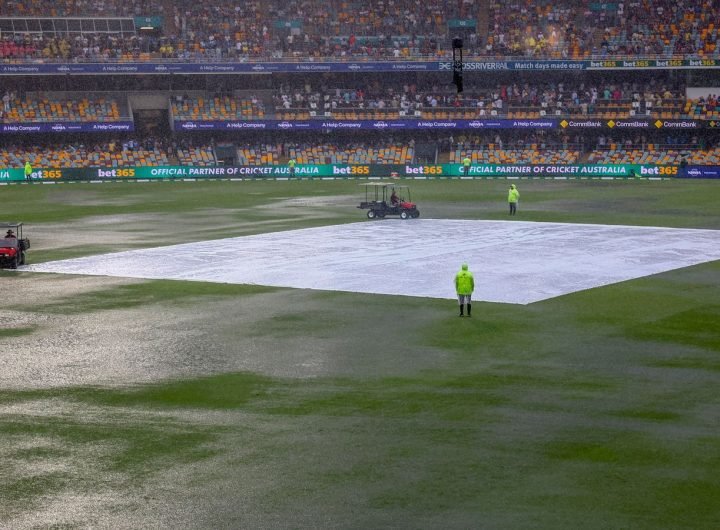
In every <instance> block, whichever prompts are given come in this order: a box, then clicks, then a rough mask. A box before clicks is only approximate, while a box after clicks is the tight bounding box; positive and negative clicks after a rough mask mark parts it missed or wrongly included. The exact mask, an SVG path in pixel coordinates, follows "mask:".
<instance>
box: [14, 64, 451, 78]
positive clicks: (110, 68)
mask: <svg viewBox="0 0 720 530" xmlns="http://www.w3.org/2000/svg"><path fill="white" fill-rule="evenodd" d="M438 70H440V66H439V63H438V62H437V61H404V62H400V61H373V62H365V61H357V62H351V61H343V62H318V63H314V62H309V61H304V62H291V63H284V62H268V63H262V62H257V63H255V62H194V63H189V62H169V61H168V62H159V63H158V62H139V63H130V62H127V63H126V62H123V63H13V64H0V74H6V75H38V74H43V75H56V74H172V73H176V74H237V73H244V74H248V73H256V74H263V73H272V72H286V73H290V72H394V71H401V72H406V71H416V72H422V71H428V72H433V71H435V72H436V71H438Z"/></svg>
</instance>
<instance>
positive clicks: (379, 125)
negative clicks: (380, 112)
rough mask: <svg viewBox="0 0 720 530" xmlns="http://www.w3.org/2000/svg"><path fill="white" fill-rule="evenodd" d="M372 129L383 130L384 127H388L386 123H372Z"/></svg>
mask: <svg viewBox="0 0 720 530" xmlns="http://www.w3.org/2000/svg"><path fill="white" fill-rule="evenodd" d="M373 127H375V128H376V129H385V128H386V127H390V125H389V124H388V122H386V121H376V122H375V123H373Z"/></svg>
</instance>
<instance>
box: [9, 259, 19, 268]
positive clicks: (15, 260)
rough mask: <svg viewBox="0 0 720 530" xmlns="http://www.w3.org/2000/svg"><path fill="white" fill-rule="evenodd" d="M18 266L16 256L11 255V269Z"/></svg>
mask: <svg viewBox="0 0 720 530" xmlns="http://www.w3.org/2000/svg"><path fill="white" fill-rule="evenodd" d="M17 266H18V257H17V256H15V257H13V259H12V261H11V262H10V268H11V269H17Z"/></svg>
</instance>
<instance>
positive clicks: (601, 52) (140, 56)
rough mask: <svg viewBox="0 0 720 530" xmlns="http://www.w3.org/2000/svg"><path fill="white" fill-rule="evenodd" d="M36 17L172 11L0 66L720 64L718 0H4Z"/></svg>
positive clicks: (37, 42)
mask: <svg viewBox="0 0 720 530" xmlns="http://www.w3.org/2000/svg"><path fill="white" fill-rule="evenodd" d="M0 13H3V14H4V15H5V16H10V17H15V18H28V17H92V18H97V17H134V16H162V17H163V20H164V23H163V26H162V29H161V30H160V31H156V32H136V33H135V34H132V35H126V34H124V33H123V34H121V33H119V32H118V33H114V34H113V33H96V34H93V33H88V32H87V31H85V32H83V33H82V34H81V33H80V32H79V31H78V32H77V33H76V34H53V33H51V32H45V33H42V32H40V31H39V30H38V31H32V32H29V31H12V30H10V31H8V29H7V28H4V30H3V31H2V37H1V38H0V60H5V61H9V60H49V59H66V60H67V59H72V60H79V59H86V60H99V59H106V60H107V59H126V60H130V59H133V60H149V59H156V58H173V59H181V60H208V59H211V60H220V59H227V60H245V59H250V58H265V59H268V58H295V59H306V60H307V59H322V58H334V59H344V58H348V59H351V60H357V59H362V58H410V57H435V58H441V57H448V56H450V55H451V51H450V46H449V42H450V39H451V38H452V37H454V36H456V34H462V35H463V36H465V37H466V51H467V54H468V55H469V56H478V57H508V56H511V57H532V58H555V59H557V58H568V59H583V58H588V57H617V56H623V57H645V56H655V55H658V56H663V57H672V56H685V57H714V58H718V57H720V49H719V48H718V45H717V38H718V34H717V32H718V27H717V26H718V25H719V24H718V21H719V20H720V5H718V2H717V1H715V0H677V1H673V2H670V1H669V0H652V1H651V0H632V1H629V2H626V1H622V2H613V3H602V2H593V1H591V0H581V1H580V2H577V1H571V0H556V1H550V0H541V1H539V2H538V1H530V0H513V1H511V2H504V1H500V0H492V1H491V2H489V9H488V4H486V3H485V2H480V1H479V0H461V1H458V2H450V3H447V2H444V1H442V0H424V1H421V0H369V1H364V2H360V1H350V0H329V1H324V2H318V1H315V0H290V1H285V0H283V1H280V0H272V1H269V2H260V1H259V0H251V1H247V2H230V3H227V4H218V3H216V2H211V1H210V0H192V1H191V0H175V1H173V2H161V1H159V0H155V1H154V2H146V1H141V0H132V1H130V2H127V1H120V0H82V1H78V2H75V1H70V0H63V1H60V2H57V1H55V0H0Z"/></svg>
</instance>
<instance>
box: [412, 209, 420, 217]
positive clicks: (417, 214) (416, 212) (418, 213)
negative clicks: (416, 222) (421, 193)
mask: <svg viewBox="0 0 720 530" xmlns="http://www.w3.org/2000/svg"><path fill="white" fill-rule="evenodd" d="M412 216H413V219H417V218H418V217H420V211H419V210H416V211H414V212H413V214H412Z"/></svg>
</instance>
